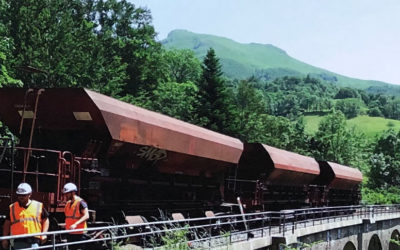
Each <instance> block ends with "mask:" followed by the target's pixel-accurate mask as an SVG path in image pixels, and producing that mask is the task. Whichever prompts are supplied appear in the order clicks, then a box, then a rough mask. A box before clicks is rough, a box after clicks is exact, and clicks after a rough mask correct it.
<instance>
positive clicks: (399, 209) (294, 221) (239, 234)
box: [0, 205, 400, 249]
mask: <svg viewBox="0 0 400 250" xmlns="http://www.w3.org/2000/svg"><path fill="white" fill-rule="evenodd" d="M388 214H399V215H400V205H389V206H388V205H385V206H343V207H324V208H307V209H296V210H282V211H279V212H259V213H248V214H244V215H242V214H231V215H222V216H214V217H206V218H193V219H182V220H168V221H154V222H147V223H135V224H124V225H107V226H101V227H91V228H87V229H85V235H86V236H87V238H86V239H85V240H82V241H79V242H67V241H66V240H64V238H65V236H66V234H68V233H72V232H79V231H81V230H79V229H76V230H60V231H51V232H46V233H39V234H29V235H15V236H6V237H0V241H2V240H14V241H15V240H18V239H22V238H27V237H35V236H41V235H46V236H47V237H48V239H49V240H48V242H47V243H46V244H44V245H41V246H39V248H38V249H56V248H59V247H65V246H68V245H77V244H79V245H81V244H85V245H90V246H91V248H93V249H99V248H101V247H105V248H108V249H113V248H114V246H115V245H119V244H134V245H140V246H144V247H157V246H162V245H166V244H172V243H171V242H174V243H173V244H187V245H188V246H189V247H192V248H210V247H214V246H221V245H229V244H232V243H235V242H239V241H245V240H249V239H251V238H260V237H266V236H272V235H281V236H285V234H290V233H294V231H295V230H296V229H299V228H305V227H310V226H315V225H320V224H324V223H332V222H338V221H345V220H352V219H367V218H377V217H379V216H382V215H388Z"/></svg>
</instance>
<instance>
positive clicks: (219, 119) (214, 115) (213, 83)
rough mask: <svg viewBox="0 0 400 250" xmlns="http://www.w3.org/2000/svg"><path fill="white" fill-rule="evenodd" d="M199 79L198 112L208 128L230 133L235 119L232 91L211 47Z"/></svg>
mask: <svg viewBox="0 0 400 250" xmlns="http://www.w3.org/2000/svg"><path fill="white" fill-rule="evenodd" d="M202 70H203V73H202V76H201V79H200V81H199V94H200V106H199V107H198V114H199V116H200V117H201V119H202V120H201V122H200V123H201V124H200V125H203V126H204V127H206V128H209V129H212V130H214V131H219V132H223V133H227V134H229V133H230V132H231V130H232V129H231V125H232V123H231V122H232V121H233V117H234V115H233V111H232V109H233V107H232V92H230V91H229V89H227V87H226V86H225V81H224V79H223V78H222V70H221V64H220V62H219V59H218V58H217V56H216V54H215V51H214V49H212V48H210V49H209V50H208V52H207V55H206V56H205V58H204V60H203V65H202Z"/></svg>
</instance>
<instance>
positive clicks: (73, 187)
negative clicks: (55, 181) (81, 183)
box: [63, 182, 78, 194]
mask: <svg viewBox="0 0 400 250" xmlns="http://www.w3.org/2000/svg"><path fill="white" fill-rule="evenodd" d="M72 191H75V192H77V191H78V188H77V187H76V185H75V184H74V183H72V182H70V183H67V184H65V185H64V188H63V194H66V193H69V192H72Z"/></svg>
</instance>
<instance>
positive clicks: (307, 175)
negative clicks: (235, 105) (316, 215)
mask: <svg viewBox="0 0 400 250" xmlns="http://www.w3.org/2000/svg"><path fill="white" fill-rule="evenodd" d="M319 174H320V168H319V165H318V162H317V161H316V160H315V159H313V158H311V157H307V156H303V155H300V154H297V153H293V152H289V151H286V150H282V149H278V148H275V147H271V146H268V145H265V144H261V143H245V144H244V151H243V154H242V156H241V158H240V160H239V165H238V169H237V173H236V178H231V179H229V180H228V187H229V188H228V189H230V190H233V193H235V195H237V196H240V197H241V199H242V202H243V203H244V204H246V206H247V207H248V209H250V207H251V209H253V210H254V209H255V210H280V209H284V208H297V207H304V206H309V205H310V203H312V202H313V201H311V200H310V197H311V195H310V194H309V192H310V190H309V188H310V186H309V184H310V183H311V182H312V181H313V180H314V179H315V178H316V177H317V176H318V175H319Z"/></svg>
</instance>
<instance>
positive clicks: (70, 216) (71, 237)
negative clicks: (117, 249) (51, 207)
mask: <svg viewBox="0 0 400 250" xmlns="http://www.w3.org/2000/svg"><path fill="white" fill-rule="evenodd" d="M77 191H78V188H77V187H76V185H75V184H74V183H67V184H65V185H64V188H63V194H64V195H65V197H66V199H67V204H66V205H65V229H66V230H72V229H85V228H87V224H86V221H87V220H88V219H89V209H88V205H87V203H86V202H85V201H84V200H83V199H82V198H81V197H79V196H78V195H76V192H77ZM84 233H85V231H84V230H82V231H77V232H71V233H68V234H67V240H68V242H74V241H82V240H84V239H85V238H84ZM81 248H82V246H78V245H70V246H69V249H81Z"/></svg>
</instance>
